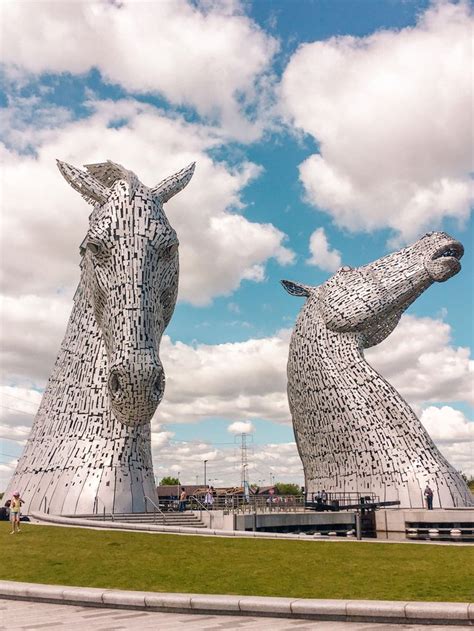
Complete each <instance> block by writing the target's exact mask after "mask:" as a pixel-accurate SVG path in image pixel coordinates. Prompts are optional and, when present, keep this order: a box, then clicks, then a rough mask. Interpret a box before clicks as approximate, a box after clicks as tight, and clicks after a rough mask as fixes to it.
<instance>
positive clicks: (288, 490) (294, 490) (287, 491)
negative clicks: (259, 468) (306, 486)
mask: <svg viewBox="0 0 474 631" xmlns="http://www.w3.org/2000/svg"><path fill="white" fill-rule="evenodd" d="M275 491H276V493H277V494H278V495H301V487H300V486H298V485H297V484H292V483H285V482H277V483H276V484H275Z"/></svg>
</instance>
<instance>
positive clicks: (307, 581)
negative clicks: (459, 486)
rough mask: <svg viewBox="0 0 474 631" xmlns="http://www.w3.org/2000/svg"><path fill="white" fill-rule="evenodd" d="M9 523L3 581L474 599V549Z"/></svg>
mask: <svg viewBox="0 0 474 631" xmlns="http://www.w3.org/2000/svg"><path fill="white" fill-rule="evenodd" d="M9 531H10V528H9V524H8V523H4V522H1V523H0V548H1V550H2V557H3V563H1V564H0V579H2V580H14V581H26V582H31V583H51V584H57V585H79V586H89V587H104V588H117V589H131V590H140V591H141V590H144V591H162V592H187V593H189V592H191V593H205V594H249V595H250V594H251V595H258V596H288V597H292V598H343V599H369V600H372V599H374V600H422V601H452V602H456V601H472V600H473V599H474V548H470V547H467V546H463V547H461V546H459V547H457V546H456V545H455V544H454V545H451V546H428V545H407V544H383V543H377V544H374V543H357V542H340V543H338V542H311V541H308V542H305V541H284V540H280V541H278V540H261V539H260V540H259V539H255V540H247V539H230V538H229V539H224V538H218V537H191V536H180V535H165V534H147V533H129V532H116V531H100V530H86V529H79V528H62V527H61V528H60V527H55V526H33V525H28V524H22V531H23V532H22V533H21V534H20V535H10V534H9Z"/></svg>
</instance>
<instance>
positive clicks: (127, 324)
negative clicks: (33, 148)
mask: <svg viewBox="0 0 474 631" xmlns="http://www.w3.org/2000/svg"><path fill="white" fill-rule="evenodd" d="M58 167H59V170H60V171H61V173H62V175H63V176H64V177H65V179H66V181H67V182H68V183H69V184H70V185H71V186H72V187H73V188H74V189H75V190H77V191H78V192H79V193H80V194H81V195H82V196H83V197H84V199H85V200H86V201H88V202H89V203H90V204H92V205H93V207H94V209H93V211H92V214H91V215H90V218H89V230H88V233H87V236H86V238H85V239H84V241H83V243H82V245H81V248H80V251H81V255H82V262H81V279H80V282H79V287H78V289H77V291H76V294H75V297H74V307H73V310H72V313H71V316H70V319H69V324H68V327H67V331H66V335H65V337H64V340H63V342H62V345H61V349H60V351H59V355H58V358H57V360H56V363H55V366H54V368H53V372H52V374H51V377H50V379H49V382H48V385H47V387H46V390H45V393H44V395H43V399H42V401H41V405H40V408H39V410H38V413H37V415H36V418H35V420H34V424H33V428H32V431H31V435H30V437H29V439H28V442H27V445H26V447H25V450H24V453H23V455H22V457H21V459H20V461H19V463H18V467H17V469H16V471H15V474H14V476H13V478H12V481H11V483H10V485H9V487H8V489H7V495H8V494H9V493H11V492H13V491H15V490H19V491H20V493H21V497H22V498H23V499H24V500H25V501H26V509H27V510H35V509H41V510H45V511H47V512H51V513H63V514H79V513H91V512H93V511H94V509H95V510H99V511H102V510H103V509H104V508H105V510H107V511H108V512H109V511H112V510H113V511H116V512H117V511H119V512H121V511H124V512H128V511H133V512H136V511H140V510H143V508H144V496H145V495H146V496H148V497H151V498H154V497H155V482H154V477H153V465H152V458H151V444H150V420H151V418H152V416H153V413H154V412H155V410H156V407H157V405H158V403H159V402H160V400H161V398H162V396H163V391H164V386H165V377H164V372H163V367H162V365H161V362H160V359H159V354H158V351H159V345H160V341H161V336H162V334H163V331H164V329H165V328H166V326H167V325H168V322H169V321H170V319H171V316H172V314H173V311H174V306H175V303H176V296H177V292H178V271H179V264H178V238H177V236H176V232H175V231H174V230H173V228H172V227H171V226H170V224H169V222H168V220H167V218H166V215H165V214H164V212H163V204H164V203H165V202H167V201H168V200H169V199H170V198H171V197H172V196H173V195H175V194H176V193H178V192H179V191H181V190H182V189H183V188H184V187H185V186H186V184H187V183H188V182H189V180H190V179H191V177H192V175H193V171H194V164H191V165H190V166H188V167H187V168H186V169H183V170H182V171H180V172H179V173H177V174H175V175H173V176H172V177H169V178H166V179H165V180H163V181H162V182H161V183H160V184H158V186H156V187H154V188H148V187H146V186H144V185H143V184H142V183H141V182H140V181H139V180H138V178H137V177H136V175H135V174H134V173H132V172H131V171H127V170H126V169H124V168H123V167H122V166H120V165H118V164H115V163H113V162H110V161H109V162H106V163H101V164H90V165H87V166H86V171H81V170H79V169H77V168H75V167H73V166H70V165H68V164H65V163H64V162H59V161H58Z"/></svg>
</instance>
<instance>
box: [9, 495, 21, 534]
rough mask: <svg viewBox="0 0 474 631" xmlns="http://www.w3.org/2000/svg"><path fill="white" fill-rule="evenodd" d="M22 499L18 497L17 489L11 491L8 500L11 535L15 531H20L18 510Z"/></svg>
mask: <svg viewBox="0 0 474 631" xmlns="http://www.w3.org/2000/svg"><path fill="white" fill-rule="evenodd" d="M23 503H24V502H23V500H22V499H21V497H20V493H19V491H16V493H13V497H12V499H11V501H10V521H11V522H12V531H11V533H10V534H11V535H14V534H15V532H21V530H20V511H21V505H22V504H23Z"/></svg>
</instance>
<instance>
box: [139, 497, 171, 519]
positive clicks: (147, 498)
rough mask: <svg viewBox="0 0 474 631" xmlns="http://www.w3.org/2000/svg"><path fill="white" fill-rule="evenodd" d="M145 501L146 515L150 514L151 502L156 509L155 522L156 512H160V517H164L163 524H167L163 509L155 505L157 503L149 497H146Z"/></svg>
mask: <svg viewBox="0 0 474 631" xmlns="http://www.w3.org/2000/svg"><path fill="white" fill-rule="evenodd" d="M143 499H144V500H145V513H148V505H147V502H150V503H151V504H152V505H153V507H154V511H153V520H155V519H156V517H155V513H156V511H158V512H159V513H160V515H162V516H163V523H166V515H165V514H164V512H163V511H162V510H161V508H160V507H159V506H157V505H156V504H155V502H154V501H153V500H152V499H151V497H148V495H144V496H143Z"/></svg>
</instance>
